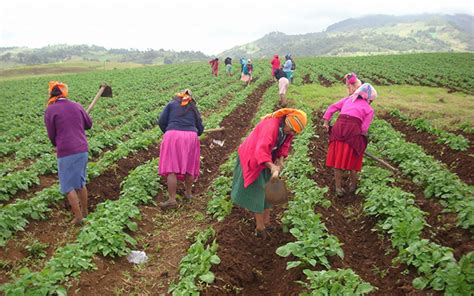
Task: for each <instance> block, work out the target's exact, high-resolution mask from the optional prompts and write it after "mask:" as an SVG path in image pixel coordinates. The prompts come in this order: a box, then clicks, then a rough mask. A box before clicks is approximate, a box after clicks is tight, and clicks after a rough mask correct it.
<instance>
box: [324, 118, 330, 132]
mask: <svg viewBox="0 0 474 296" xmlns="http://www.w3.org/2000/svg"><path fill="white" fill-rule="evenodd" d="M323 127H324V128H325V129H326V132H328V133H329V121H328V120H325V121H324V123H323Z"/></svg>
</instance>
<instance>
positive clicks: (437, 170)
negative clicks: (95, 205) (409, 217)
mask: <svg viewBox="0 0 474 296" xmlns="http://www.w3.org/2000/svg"><path fill="white" fill-rule="evenodd" d="M370 132H371V133H370V140H371V145H373V146H374V147H375V149H376V150H378V151H381V153H382V155H383V156H385V157H387V158H388V159H390V160H391V161H393V162H394V163H396V164H397V165H398V166H399V168H400V169H401V170H402V172H403V173H404V174H405V175H407V176H410V177H412V179H413V182H415V183H417V184H421V185H423V186H425V190H424V195H425V196H426V197H428V198H429V197H433V196H434V197H437V198H439V199H440V203H441V204H442V205H443V206H444V207H445V208H446V209H447V210H449V211H451V212H455V213H457V215H458V225H460V226H461V227H462V228H465V229H470V230H471V231H473V226H474V187H473V186H469V185H466V184H465V183H464V182H462V181H461V180H460V179H459V177H458V176H457V175H456V174H453V173H451V172H450V171H449V170H448V169H447V167H446V166H445V165H443V164H442V163H440V162H439V161H437V160H435V159H434V158H433V157H432V156H431V155H427V154H426V153H425V152H424V150H423V149H422V148H421V147H420V146H418V145H416V144H414V143H409V142H407V141H406V140H405V139H404V137H403V135H402V134H401V133H400V132H398V131H396V130H395V129H393V127H392V126H391V125H390V124H389V123H387V122H386V121H384V120H381V119H377V118H376V119H375V120H374V122H373V124H372V125H371V130H370Z"/></svg>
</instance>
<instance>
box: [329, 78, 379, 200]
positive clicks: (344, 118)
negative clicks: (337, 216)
mask: <svg viewBox="0 0 474 296" xmlns="http://www.w3.org/2000/svg"><path fill="white" fill-rule="evenodd" d="M346 84H347V87H348V92H349V96H347V97H345V98H343V99H342V100H340V101H338V102H336V103H334V104H332V105H331V106H329V107H328V109H327V110H326V112H325V113H324V116H323V119H324V124H323V126H324V127H325V128H326V129H327V130H328V132H330V135H329V147H328V153H327V158H326V166H328V167H332V168H334V180H335V183H336V195H337V196H344V194H345V190H344V189H343V187H342V174H343V171H350V180H351V184H350V186H349V192H350V193H353V192H355V190H356V188H357V172H359V171H360V170H361V168H362V161H363V158H364V151H365V149H366V147H367V132H368V130H369V126H370V124H371V123H372V119H373V117H374V110H373V109H372V107H371V106H370V104H371V103H372V101H373V100H374V99H375V98H376V97H377V91H376V90H375V89H374V88H373V87H372V85H370V84H368V83H364V84H362V85H360V84H361V83H360V80H359V79H357V76H356V75H355V74H354V73H351V74H349V75H346ZM354 85H360V86H359V87H358V88H357V89H356V90H355V91H354V90H353V89H354ZM337 111H339V112H340V113H339V117H338V118H337V121H336V123H335V125H334V126H333V127H332V129H331V130H330V128H329V122H330V120H331V117H332V115H333V114H334V113H335V112H337Z"/></svg>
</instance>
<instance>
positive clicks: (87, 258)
mask: <svg viewBox="0 0 474 296" xmlns="http://www.w3.org/2000/svg"><path fill="white" fill-rule="evenodd" d="M157 165H158V161H157V159H154V160H152V161H149V162H147V163H146V164H143V165H141V166H139V167H137V168H136V169H134V170H133V171H132V172H131V173H130V174H129V176H128V177H127V178H126V179H125V181H124V182H123V184H122V191H121V194H120V198H119V199H118V200H115V201H112V200H107V201H105V202H103V203H101V204H100V205H98V207H97V209H96V210H95V211H94V212H93V213H91V214H90V215H89V216H88V217H87V219H86V224H85V225H84V226H83V227H82V229H81V231H80V233H79V235H78V237H77V239H76V241H75V242H74V243H70V244H67V245H65V246H63V247H60V248H58V249H57V250H56V251H55V253H54V255H53V257H52V258H51V259H50V260H49V261H48V262H47V263H46V265H45V267H44V268H43V269H42V270H41V271H38V272H31V271H29V270H27V269H24V270H22V273H21V275H20V276H19V278H17V279H16V280H15V281H14V282H12V283H7V284H5V285H3V286H1V287H0V291H1V292H4V293H5V294H6V295H53V294H58V295H67V292H66V290H65V288H64V287H61V286H60V284H61V283H62V282H64V281H65V280H66V279H67V278H68V277H75V276H78V275H79V274H80V272H81V271H83V270H88V269H92V268H94V264H93V263H92V258H93V256H94V255H95V254H101V255H103V256H111V257H116V256H123V255H125V254H128V253H129V251H130V247H129V246H130V245H134V244H135V243H136V241H135V240H134V239H133V238H132V237H131V236H130V235H129V234H127V233H126V232H125V231H126V230H127V229H128V230H130V231H135V230H136V229H137V224H136V223H135V222H134V221H133V220H135V219H138V218H139V217H140V210H139V208H138V205H139V204H142V203H149V202H152V201H153V198H154V196H156V193H157V192H158V190H160V184H159V182H158V180H159V178H158V177H159V176H158V173H157V170H156V166H157Z"/></svg>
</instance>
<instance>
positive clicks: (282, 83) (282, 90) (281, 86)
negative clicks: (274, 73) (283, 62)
mask: <svg viewBox="0 0 474 296" xmlns="http://www.w3.org/2000/svg"><path fill="white" fill-rule="evenodd" d="M289 84H290V81H289V80H288V78H285V77H282V78H280V79H278V94H280V95H285V94H286V91H287V90H288V85H289Z"/></svg>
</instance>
